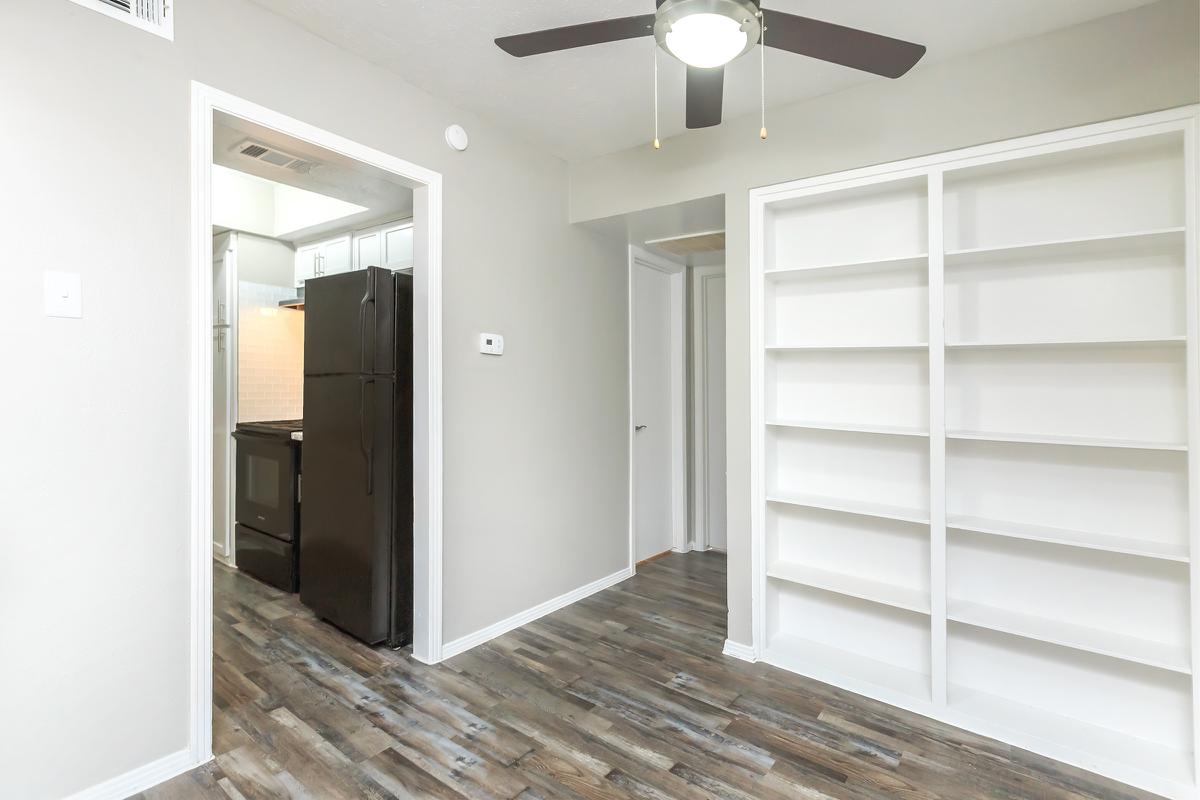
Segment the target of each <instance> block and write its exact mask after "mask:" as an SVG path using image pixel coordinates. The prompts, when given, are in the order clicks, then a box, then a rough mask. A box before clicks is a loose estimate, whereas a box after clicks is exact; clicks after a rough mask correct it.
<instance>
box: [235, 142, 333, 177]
mask: <svg viewBox="0 0 1200 800" xmlns="http://www.w3.org/2000/svg"><path fill="white" fill-rule="evenodd" d="M233 149H234V150H235V151H236V152H238V153H240V154H241V155H243V156H246V157H247V158H253V159H254V160H255V161H263V162H266V163H267V164H270V165H271V166H273V167H278V168H280V169H290V170H291V171H292V172H299V173H301V174H307V173H308V172H309V171H311V170H312V168H313V167H315V166H316V164H315V163H314V162H312V161H307V160H305V159H303V158H297V157H296V156H293V155H291V154H289V153H285V152H283V151H282V150H278V149H276V148H274V147H270V146H268V145H265V144H263V143H262V142H256V141H254V140H253V139H246V140H245V141H243V142H242V143H241V144H238V145H237V146H235V147H234V148H233Z"/></svg>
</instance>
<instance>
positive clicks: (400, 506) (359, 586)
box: [300, 267, 413, 647]
mask: <svg viewBox="0 0 1200 800" xmlns="http://www.w3.org/2000/svg"><path fill="white" fill-rule="evenodd" d="M304 288H305V291H304V300H305V311H304V464H303V467H304V505H303V508H302V514H303V525H304V540H303V542H302V543H301V545H300V571H301V573H302V574H303V575H304V581H303V583H302V584H301V586H300V601H301V602H302V603H304V605H306V606H308V607H309V608H311V609H312V610H313V611H314V612H315V613H316V614H317V616H319V617H321V618H322V619H325V620H327V621H328V622H331V623H333V624H334V625H336V626H337V627H339V628H341V629H342V630H344V631H346V632H347V633H350V634H352V635H353V636H355V637H357V638H358V639H361V640H362V641H364V642H367V643H368V644H376V643H379V642H386V643H387V644H388V645H389V646H392V647H400V646H403V645H405V644H408V643H409V642H410V641H412V613H413V607H412V600H413V575H412V572H413V570H412V553H413V432H412V417H413V390H412V366H413V362H412V357H413V355H412V325H413V284H412V277H411V276H408V275H399V274H394V273H392V272H391V271H390V270H386V269H380V268H378V267H369V268H367V269H365V270H357V271H354V272H346V273H342V274H340V275H330V276H327V277H323V278H316V279H313V280H309V281H306V282H305V287H304Z"/></svg>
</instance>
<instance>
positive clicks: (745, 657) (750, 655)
mask: <svg viewBox="0 0 1200 800" xmlns="http://www.w3.org/2000/svg"><path fill="white" fill-rule="evenodd" d="M721 652H722V653H723V654H724V655H727V656H729V657H730V658H740V659H741V660H742V661H749V662H751V663H753V662H755V661H758V654H757V653H755V652H754V648H753V647H752V646H751V645H748V644H738V643H737V642H735V641H733V640H732V639H726V640H725V648H724V649H723V650H721Z"/></svg>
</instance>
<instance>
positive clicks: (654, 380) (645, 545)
mask: <svg viewBox="0 0 1200 800" xmlns="http://www.w3.org/2000/svg"><path fill="white" fill-rule="evenodd" d="M632 273H633V274H632V280H633V425H634V436H633V448H634V454H633V463H634V472H633V481H634V483H633V497H634V542H635V546H634V553H635V556H636V560H637V561H642V560H644V559H647V558H649V557H651V556H655V555H658V554H659V553H663V552H665V551H667V550H670V549H671V547H672V537H673V510H672V500H673V486H672V467H673V464H672V442H673V437H672V433H673V432H672V423H673V421H674V420H673V415H672V385H671V379H672V346H673V344H675V343H676V341H677V340H673V337H672V319H673V303H672V288H673V287H672V277H673V276H672V275H670V274H669V273H666V272H662V271H660V270H657V269H654V268H653V267H650V266H646V265H644V264H641V263H638V262H637V261H636V260H635V261H634V263H633V269H632Z"/></svg>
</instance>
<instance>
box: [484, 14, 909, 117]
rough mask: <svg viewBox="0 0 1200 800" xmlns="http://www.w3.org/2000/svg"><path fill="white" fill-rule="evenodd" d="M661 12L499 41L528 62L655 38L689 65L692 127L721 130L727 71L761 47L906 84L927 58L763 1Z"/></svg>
mask: <svg viewBox="0 0 1200 800" xmlns="http://www.w3.org/2000/svg"><path fill="white" fill-rule="evenodd" d="M656 3H657V7H658V8H657V11H655V13H653V14H640V15H638V16H635V17H621V18H619V19H609V20H603V21H601V22H585V23H583V24H581V25H568V26H566V27H563V28H551V29H549V30H544V31H536V32H534V33H522V34H518V35H516V36H502V37H500V38H499V39H497V40H496V44H497V45H499V47H500V49H502V50H504V51H505V52H506V53H508V54H510V55H514V56H517V57H519V58H524V57H525V56H533V55H539V54H541V53H552V52H555V51H558V50H569V49H571V48H574V47H586V46H587V45H592V44H602V43H604V42H616V41H620V40H622V39H636V38H638V37H641V36H654V38H655V39H657V40H658V45H659V46H660V47H662V48H663V49H664V50H666V51H667V52H668V53H670V54H671V55H672V56H674V57H675V58H677V59H679V60H680V61H682V62H683V63H684V64H686V65H687V126H688V127H689V128H707V127H710V126H712V125H719V124H721V103H722V96H723V93H724V86H725V65H726V64H728V63H729V62H730V61H733V60H734V59H735V58H737V57H738V56H741V55H744V54H745V53H746V52H748V51H749V50H750V49H752V48H753V47H754V46H755V45H757V44H759V42H760V41H761V42H764V43H765V44H766V45H767V46H770V47H777V48H779V49H780V50H787V51H790V52H792V53H799V54H800V55H802V56H809V57H811V58H818V59H820V60H822V61H830V62H832V63H834V64H841V65H842V66H846V67H853V68H854V69H860V70H863V71H865V72H871V73H874V74H876V75H882V76H884V77H887V78H899V77H900V76H901V75H903V74H904V73H906V72H908V71H909V70H910V69H912V68H913V65H915V64H916V63H917V62H918V61H920V60H921V57H922V56H923V55H925V46H924V45H920V44H913V43H912V42H905V41H902V40H900V39H892V38H890V37H888V36H880V35H879V34H877V33H869V32H867V31H862V30H858V29H857V28H847V27H845V26H842V25H835V24H833V23H831V22H822V21H821V20H816V19H810V18H808V17H799V16H796V15H794V14H785V13H783V12H781V11H771V10H769V9H764V8H761V7H760V0H656Z"/></svg>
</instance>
